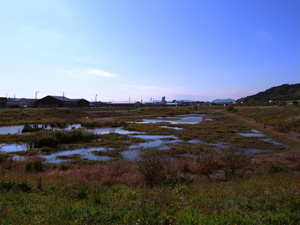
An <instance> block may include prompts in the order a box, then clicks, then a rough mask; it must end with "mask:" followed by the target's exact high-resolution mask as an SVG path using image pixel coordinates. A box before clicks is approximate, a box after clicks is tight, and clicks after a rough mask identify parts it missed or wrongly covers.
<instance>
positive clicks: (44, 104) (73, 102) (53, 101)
mask: <svg viewBox="0 0 300 225" xmlns="http://www.w3.org/2000/svg"><path fill="white" fill-rule="evenodd" d="M35 106H36V107H37V108H62V107H66V108H83V107H89V106H90V102H89V101H87V100H85V99H70V98H67V97H64V96H51V95H48V96H46V97H44V98H41V99H40V100H37V101H36V102H35Z"/></svg>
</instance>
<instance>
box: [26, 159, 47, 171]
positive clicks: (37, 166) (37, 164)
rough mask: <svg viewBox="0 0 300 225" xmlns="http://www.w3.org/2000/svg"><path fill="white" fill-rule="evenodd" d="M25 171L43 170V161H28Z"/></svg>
mask: <svg viewBox="0 0 300 225" xmlns="http://www.w3.org/2000/svg"><path fill="white" fill-rule="evenodd" d="M25 171H26V172H30V171H36V172H42V171H43V163H42V162H41V161H40V160H35V161H33V162H28V163H26V165H25Z"/></svg>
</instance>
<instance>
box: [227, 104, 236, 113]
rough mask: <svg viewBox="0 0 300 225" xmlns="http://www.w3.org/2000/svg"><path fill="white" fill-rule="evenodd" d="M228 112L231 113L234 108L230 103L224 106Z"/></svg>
mask: <svg viewBox="0 0 300 225" xmlns="http://www.w3.org/2000/svg"><path fill="white" fill-rule="evenodd" d="M225 109H226V110H227V111H228V112H231V111H233V110H234V106H233V104H232V103H229V104H228V105H227V106H226V108H225Z"/></svg>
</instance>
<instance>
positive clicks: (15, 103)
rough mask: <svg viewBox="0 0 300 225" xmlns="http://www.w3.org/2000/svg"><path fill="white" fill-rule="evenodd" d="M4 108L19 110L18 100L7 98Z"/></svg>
mask: <svg viewBox="0 0 300 225" xmlns="http://www.w3.org/2000/svg"><path fill="white" fill-rule="evenodd" d="M6 108H20V99H18V98H7V102H6Z"/></svg>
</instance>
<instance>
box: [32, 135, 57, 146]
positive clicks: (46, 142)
mask: <svg viewBox="0 0 300 225" xmlns="http://www.w3.org/2000/svg"><path fill="white" fill-rule="evenodd" d="M57 145H58V141H57V139H56V138H55V137H54V136H51V135H43V136H35V137H33V139H32V140H31V141H30V147H32V148H43V147H52V148H55V147H57Z"/></svg>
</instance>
